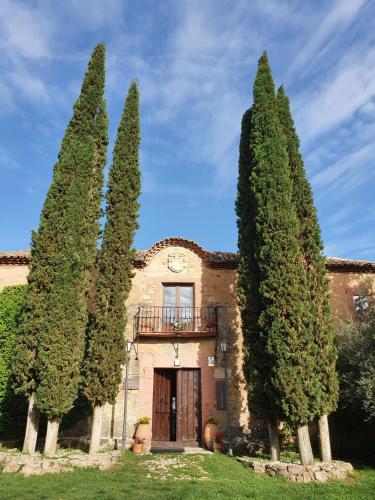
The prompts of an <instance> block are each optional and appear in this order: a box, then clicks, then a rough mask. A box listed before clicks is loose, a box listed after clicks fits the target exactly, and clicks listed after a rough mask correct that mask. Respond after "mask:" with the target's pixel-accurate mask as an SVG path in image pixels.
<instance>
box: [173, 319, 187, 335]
mask: <svg viewBox="0 0 375 500" xmlns="http://www.w3.org/2000/svg"><path fill="white" fill-rule="evenodd" d="M183 327H184V325H183V323H181V321H175V322H174V323H173V324H172V328H173V330H175V331H177V332H179V331H181V330H182V328H183Z"/></svg>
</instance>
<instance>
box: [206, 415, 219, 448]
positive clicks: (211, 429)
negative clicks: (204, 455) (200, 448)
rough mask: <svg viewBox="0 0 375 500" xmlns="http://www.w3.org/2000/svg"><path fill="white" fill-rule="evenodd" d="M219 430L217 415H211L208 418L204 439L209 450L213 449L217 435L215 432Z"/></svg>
mask: <svg viewBox="0 0 375 500" xmlns="http://www.w3.org/2000/svg"><path fill="white" fill-rule="evenodd" d="M218 430H219V427H218V425H217V420H216V418H215V417H213V416H212V415H210V416H209V417H208V418H207V421H206V425H205V428H204V433H203V441H204V444H205V446H206V448H207V449H208V450H211V451H212V440H213V438H214V437H215V433H216V432H217V431H218Z"/></svg>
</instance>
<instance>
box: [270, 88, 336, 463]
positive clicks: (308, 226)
mask: <svg viewBox="0 0 375 500" xmlns="http://www.w3.org/2000/svg"><path fill="white" fill-rule="evenodd" d="M277 104H278V113H279V119H280V123H281V125H282V127H283V130H284V134H285V137H286V140H287V149H288V157H289V168H290V174H291V179H292V182H293V200H294V204H295V206H296V210H297V216H298V218H299V222H300V245H301V248H302V253H303V259H304V267H305V272H306V278H307V281H308V287H309V306H310V308H311V316H312V318H313V328H314V337H315V355H316V364H315V366H316V370H317V376H318V377H319V378H320V384H321V393H320V399H319V401H318V403H317V405H318V406H317V413H318V415H319V416H320V418H319V430H320V432H319V435H320V441H321V455H322V460H324V461H330V460H331V451H330V439H329V429H328V419H327V415H328V414H329V413H331V412H332V411H334V410H335V409H336V406H337V400H338V378H337V373H336V369H335V364H336V348H335V344H334V326H333V318H332V311H331V307H330V300H329V281H328V278H327V275H326V269H325V258H324V256H323V250H324V246H323V242H322V239H321V234H320V227H319V222H318V216H317V212H316V209H315V206H314V200H313V194H312V190H311V186H310V183H309V181H308V179H307V176H306V172H305V168H304V164H303V158H302V155H301V153H300V150H299V146H300V141H299V138H298V135H297V132H296V129H295V126H294V122H293V118H292V115H291V111H290V105H289V99H288V97H287V96H286V95H285V92H284V89H283V87H280V88H279V90H278V93H277Z"/></svg>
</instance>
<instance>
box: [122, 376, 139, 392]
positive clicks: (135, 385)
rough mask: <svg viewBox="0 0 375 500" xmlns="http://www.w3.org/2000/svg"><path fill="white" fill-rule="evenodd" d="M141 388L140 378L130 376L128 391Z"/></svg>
mask: <svg viewBox="0 0 375 500" xmlns="http://www.w3.org/2000/svg"><path fill="white" fill-rule="evenodd" d="M124 389H125V381H124ZM138 389H139V378H138V377H137V378H128V391H138Z"/></svg>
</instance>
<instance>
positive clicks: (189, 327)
mask: <svg viewBox="0 0 375 500" xmlns="http://www.w3.org/2000/svg"><path fill="white" fill-rule="evenodd" d="M217 309H218V308H217V307H168V306H166V307H158V306H141V307H139V308H138V311H137V313H136V314H135V316H134V334H135V335H138V334H141V335H142V334H143V335H147V334H150V335H152V334H162V333H169V334H176V335H178V334H183V333H202V334H204V333H207V334H211V335H212V334H217V330H218V312H217Z"/></svg>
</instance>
